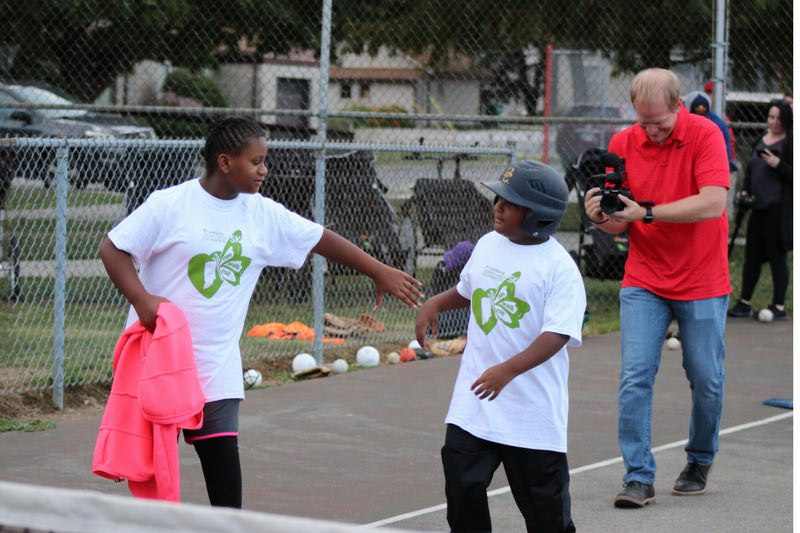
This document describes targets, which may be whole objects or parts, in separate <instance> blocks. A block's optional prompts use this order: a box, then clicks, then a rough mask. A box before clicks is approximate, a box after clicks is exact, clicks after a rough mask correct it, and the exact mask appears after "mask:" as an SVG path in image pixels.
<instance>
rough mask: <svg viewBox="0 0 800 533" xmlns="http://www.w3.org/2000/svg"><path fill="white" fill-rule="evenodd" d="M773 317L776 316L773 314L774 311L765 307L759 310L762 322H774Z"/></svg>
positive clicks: (759, 317)
mask: <svg viewBox="0 0 800 533" xmlns="http://www.w3.org/2000/svg"><path fill="white" fill-rule="evenodd" d="M773 318H775V317H774V316H773V314H772V311H770V310H769V309H766V308H764V309H762V310H761V311H759V312H758V319H759V320H760V321H761V322H772V319H773Z"/></svg>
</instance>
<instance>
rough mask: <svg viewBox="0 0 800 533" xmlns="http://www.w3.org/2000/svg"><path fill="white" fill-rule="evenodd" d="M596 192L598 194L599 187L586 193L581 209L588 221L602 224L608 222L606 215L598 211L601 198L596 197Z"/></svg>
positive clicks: (600, 210)
mask: <svg viewBox="0 0 800 533" xmlns="http://www.w3.org/2000/svg"><path fill="white" fill-rule="evenodd" d="M598 192H600V187H594V188H592V189H589V190H588V191H586V196H584V202H583V207H584V209H585V210H586V216H588V217H589V220H591V221H592V222H593V223H595V224H603V223H604V222H608V215H606V214H605V213H603V210H602V209H600V200H601V199H602V197H601V196H599V195H597V193H598Z"/></svg>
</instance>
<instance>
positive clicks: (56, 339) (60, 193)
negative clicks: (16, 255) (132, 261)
mask: <svg viewBox="0 0 800 533" xmlns="http://www.w3.org/2000/svg"><path fill="white" fill-rule="evenodd" d="M68 170H69V146H68V145H67V142H66V141H64V145H63V146H61V147H59V148H58V150H57V151H56V239H55V241H56V250H55V255H56V271H55V294H54V305H55V313H54V314H55V320H54V324H53V329H54V335H53V404H54V405H55V406H56V407H57V408H58V409H64V322H65V316H66V314H65V308H66V300H67V298H66V289H67V275H66V274H67V176H68Z"/></svg>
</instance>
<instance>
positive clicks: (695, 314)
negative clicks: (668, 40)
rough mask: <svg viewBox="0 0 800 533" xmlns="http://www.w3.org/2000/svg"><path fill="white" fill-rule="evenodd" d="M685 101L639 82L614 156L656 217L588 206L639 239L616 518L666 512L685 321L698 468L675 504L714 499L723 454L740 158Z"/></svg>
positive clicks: (590, 198)
mask: <svg viewBox="0 0 800 533" xmlns="http://www.w3.org/2000/svg"><path fill="white" fill-rule="evenodd" d="M680 94H681V87H680V82H679V81H678V78H677V77H676V76H675V74H674V73H672V72H671V71H669V70H663V69H647V70H644V71H642V72H640V73H639V74H637V75H636V77H635V78H634V79H633V82H632V84H631V102H632V103H633V107H634V109H635V110H636V117H637V124H636V125H634V126H631V127H629V128H627V129H625V130H624V131H621V132H619V133H617V134H616V135H615V136H614V137H613V138H612V139H611V143H610V144H609V147H608V149H609V151H610V152H614V153H615V154H617V155H618V156H619V157H621V158H623V159H624V161H625V168H626V171H627V176H626V178H625V181H624V182H623V186H624V187H626V188H627V189H629V190H630V191H631V193H632V194H633V198H634V199H635V200H637V201H640V202H642V203H645V205H652V207H643V206H641V205H640V204H639V203H637V202H635V201H632V200H630V199H629V198H627V197H625V196H623V195H620V196H619V204H620V205H619V207H620V210H617V211H616V212H610V213H609V212H604V211H603V209H602V208H601V205H600V199H601V197H600V196H595V193H597V192H599V191H600V189H598V188H594V189H591V190H589V191H588V192H587V194H586V200H585V207H586V213H587V214H588V215H589V217H590V218H591V219H592V221H593V222H594V224H595V225H596V226H597V227H598V228H599V229H601V230H603V231H605V232H606V233H612V234H616V233H621V232H623V231H627V232H628V234H629V235H630V252H629V255H628V260H627V263H626V264H625V275H624V277H623V279H622V288H621V289H620V342H621V348H622V349H621V352H622V359H621V372H620V385H619V427H618V438H619V445H620V450H621V452H622V457H623V459H624V463H625V469H626V474H625V476H624V477H623V482H624V489H623V491H622V492H620V493H619V494H618V495H617V497H616V498H615V499H614V505H615V506H616V507H643V506H645V505H647V504H649V503H651V502H653V501H654V500H655V491H654V489H653V482H654V481H655V474H656V463H655V458H654V457H653V454H652V451H651V422H652V411H653V406H652V404H653V384H654V382H655V377H656V372H657V370H658V366H659V362H660V358H661V349H662V345H663V342H664V334H665V332H666V330H667V327H668V326H669V323H670V322H671V321H672V320H673V319H677V321H678V326H679V328H680V335H681V337H680V339H681V345H682V349H683V367H684V369H685V370H686V376H687V378H688V379H689V383H690V385H691V393H692V411H691V420H690V426H689V441H688V443H687V445H686V448H685V449H686V455H687V464H686V467H685V468H684V469H683V471H682V472H681V473H680V475H679V476H678V479H677V481H676V482H675V486H674V488H673V490H672V493H673V494H675V495H696V494H702V493H703V492H705V489H706V481H707V478H708V474H709V471H710V470H711V464H712V461H713V459H714V455H715V454H716V452H717V449H718V445H719V426H720V419H721V417H722V404H723V388H724V381H725V370H724V368H723V360H724V359H725V343H724V339H723V334H724V332H725V313H726V310H727V308H728V298H729V295H730V292H731V286H730V279H729V275H728V261H727V259H728V254H727V249H726V241H727V238H728V219H727V216H726V213H725V200H726V195H727V189H728V188H729V186H730V179H729V176H728V157H727V153H726V150H725V142H724V140H723V138H722V133H721V132H720V130H719V128H718V127H717V126H716V125H715V124H714V123H713V122H711V121H710V120H707V119H706V118H704V117H701V116H698V115H693V114H691V113H689V112H688V111H687V110H686V108H684V107H683V105H681V100H680ZM645 201H649V202H652V203H650V204H648V203H646V202H645ZM607 203H608V202H607ZM611 203H613V202H611ZM607 211H608V209H607Z"/></svg>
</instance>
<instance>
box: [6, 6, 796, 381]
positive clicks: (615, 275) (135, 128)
mask: <svg viewBox="0 0 800 533" xmlns="http://www.w3.org/2000/svg"><path fill="white" fill-rule="evenodd" d="M792 21H793V8H792V4H791V2H789V1H788V0H770V1H761V0H743V1H740V2H736V3H734V4H729V3H724V4H718V3H714V2H711V1H709V2H688V3H686V2H681V3H677V2H661V3H652V2H642V1H641V0H639V1H636V2H633V1H631V2H613V3H610V4H607V5H603V6H599V5H597V4H596V3H595V2H588V1H585V0H572V1H571V2H570V3H569V4H567V5H565V4H563V2H562V3H557V2H553V1H551V0H543V1H541V2H537V3H536V4H535V5H531V4H519V3H517V2H508V1H500V2H498V1H496V0H493V1H492V2H489V1H488V0H476V1H473V2H468V3H464V2H454V1H452V0H408V1H404V2H382V1H377V0H367V1H359V2H353V1H349V0H333V1H329V0H324V1H319V0H314V1H311V0H298V1H294V2H287V1H280V0H248V1H245V0H235V1H232V2H226V3H224V5H223V4H219V5H217V4H214V3H211V4H209V3H206V2H199V1H195V0H155V1H152V2H146V3H128V2H114V3H102V2H100V3H88V4H87V3H86V2H78V1H77V0H59V1H56V0H45V1H41V2H35V3H31V2H22V1H21V0H0V137H6V138H9V139H5V140H3V139H0V142H2V143H3V144H2V146H0V217H1V219H0V223H1V224H0V228H2V235H1V236H0V243H2V253H0V266H2V268H0V299H2V302H0V308H1V309H2V315H0V322H1V323H0V325H2V339H0V394H7V393H11V392H21V391H25V390H35V389H45V388H48V387H53V388H58V387H59V386H60V385H59V383H61V382H63V383H64V384H65V385H66V386H72V385H80V384H88V383H97V382H107V381H108V380H109V378H110V350H111V348H112V347H113V343H114V341H115V340H116V337H117V335H118V334H119V331H120V328H121V327H122V324H123V321H124V314H125V313H124V307H125V306H124V302H123V301H122V299H121V297H120V296H119V295H118V294H117V293H116V291H115V290H114V289H113V287H112V286H111V284H110V282H109V281H108V280H107V278H106V276H105V274H104V272H103V270H102V266H101V265H100V263H99V260H98V256H97V248H98V246H99V244H100V242H101V240H102V238H103V236H104V235H105V233H106V232H107V231H108V230H109V229H110V228H111V227H113V225H114V224H115V223H116V222H117V221H119V220H120V219H121V218H122V217H124V216H125V215H126V214H127V213H129V212H130V211H131V210H132V209H134V208H135V207H136V206H138V205H139V204H141V202H142V201H144V199H145V198H146V197H147V195H148V194H149V193H150V192H151V191H153V190H155V189H158V188H163V187H166V186H169V185H172V184H175V183H178V182H180V181H183V180H185V179H189V178H190V177H193V176H197V175H200V174H202V171H203V169H202V165H200V162H199V160H198V151H199V148H200V146H201V144H202V142H201V141H200V140H198V139H201V138H202V137H203V136H204V135H205V132H206V130H207V127H208V125H209V124H210V123H211V122H212V121H213V120H216V119H217V118H219V117H221V116H225V115H231V114H238V115H242V114H244V115H248V116H251V117H254V118H256V119H257V120H259V121H260V122H261V123H263V124H264V125H265V127H266V128H267V130H268V135H269V144H270V155H269V159H270V161H269V167H270V177H269V178H268V180H267V183H266V184H265V189H264V190H263V191H262V192H263V193H264V194H267V195H270V196H272V197H273V198H275V199H277V200H278V201H281V202H283V203H285V204H286V205H287V206H288V207H290V208H291V209H293V210H295V211H297V212H299V213H301V214H303V215H305V216H308V217H309V218H313V217H314V205H315V204H314V187H315V183H316V180H318V179H322V177H321V176H320V175H319V172H318V171H317V165H316V160H317V158H318V156H319V154H320V149H321V148H322V147H323V144H322V143H325V144H324V146H325V148H326V150H325V157H326V165H325V172H324V180H325V184H326V198H325V205H326V212H325V224H326V225H327V226H328V227H330V228H332V229H334V230H335V231H337V232H339V233H341V234H342V235H344V236H345V237H347V238H348V239H350V240H351V241H353V242H355V243H357V244H358V245H359V246H362V247H363V248H364V249H365V250H367V251H369V252H370V253H371V254H373V255H375V256H376V257H378V258H379V259H381V260H382V261H384V262H387V263H389V264H392V265H394V266H397V267H398V268H402V269H404V270H406V271H408V272H413V273H414V274H415V275H416V276H417V277H418V278H420V279H421V280H423V281H424V282H425V283H426V288H427V292H428V293H429V294H430V293H432V292H438V290H440V288H446V287H448V286H450V285H452V283H453V282H454V281H455V279H456V278H455V276H456V273H455V272H454V271H453V269H452V268H449V267H448V265H446V264H445V261H444V254H445V252H447V251H450V250H453V249H454V248H455V247H456V246H457V245H458V244H459V243H460V242H462V241H471V242H474V241H475V240H476V239H477V238H478V237H479V236H480V235H481V234H482V232H485V231H487V230H488V229H489V228H490V227H491V216H490V205H491V204H490V198H489V197H488V196H487V191H485V190H482V187H481V186H480V185H477V183H478V182H479V181H481V180H487V179H494V178H496V177H497V176H499V173H500V172H501V171H502V170H503V168H504V167H505V166H506V165H507V163H508V161H509V160H510V159H538V160H542V161H545V162H547V163H549V164H550V165H552V166H553V167H554V168H556V169H557V170H558V171H559V172H562V173H563V174H564V178H565V180H566V181H567V182H568V184H569V185H570V187H571V189H572V191H573V192H572V200H573V202H572V203H571V205H570V208H569V210H568V213H567V218H566V220H565V222H564V224H563V226H562V229H561V231H560V232H559V234H558V236H557V237H558V239H559V240H560V241H561V242H562V243H563V244H564V245H565V246H566V247H567V248H568V249H569V250H571V251H573V253H574V255H575V257H576V259H577V260H578V261H579V262H580V265H581V268H582V271H583V273H584V275H585V282H586V285H587V292H588V302H589V304H588V305H589V309H588V313H587V319H588V321H587V323H586V329H587V333H589V334H591V333H597V332H604V331H608V330H613V329H615V328H616V327H617V317H616V313H617V289H618V284H619V283H618V281H619V278H620V275H621V269H622V266H623V265H624V260H625V257H626V255H627V241H626V240H625V237H624V236H619V237H609V236H606V235H605V234H600V233H599V232H594V230H593V229H592V228H591V227H590V225H588V224H586V221H585V219H583V217H582V214H581V211H580V209H579V202H580V199H581V194H582V192H584V191H585V190H586V187H587V184H588V181H587V180H588V179H589V178H590V177H591V175H592V174H594V173H597V172H598V171H599V169H598V168H597V166H596V158H593V157H591V156H592V155H593V154H594V153H595V152H592V150H602V149H604V148H606V147H607V144H608V141H609V139H610V137H611V136H612V135H613V134H614V133H615V132H616V131H618V130H620V129H622V128H624V127H626V126H628V125H630V124H631V123H632V122H633V121H634V116H633V113H632V109H631V106H630V102H629V97H628V89H629V84H630V81H631V79H632V77H633V75H634V74H635V72H637V71H638V70H640V69H641V68H645V67H650V66H660V67H668V68H671V69H673V70H674V71H675V72H676V73H677V74H678V76H679V78H680V79H681V81H682V84H683V87H684V91H685V92H686V93H688V92H689V91H692V90H705V91H706V92H709V93H710V95H711V97H712V98H713V100H714V106H715V109H718V110H719V112H720V114H722V115H725V117H726V119H727V120H728V121H729V123H730V125H731V127H732V131H733V133H734V141H735V148H734V152H735V154H736V156H737V157H736V159H737V160H738V161H739V162H740V169H739V171H738V172H736V173H734V175H733V181H734V182H736V181H738V180H740V179H741V176H742V171H743V168H742V163H743V162H745V161H747V159H748V158H749V156H750V150H751V146H752V143H753V142H754V140H755V139H757V138H758V137H759V136H760V135H761V134H762V133H763V131H764V125H765V121H766V115H767V111H768V108H769V101H770V100H771V99H773V98H781V97H783V96H784V95H785V94H791V88H792V83H793V70H792V59H793V58H792ZM709 82H711V86H708V85H709ZM43 137H44V138H47V137H59V138H61V140H60V141H54V140H52V141H51V140H43V139H39V140H36V138H43ZM179 139H195V140H191V141H188V140H179ZM330 143H334V144H333V146H336V148H335V149H333V148H329V147H330V146H331V144H330ZM587 151H589V152H587ZM583 153H587V154H588V155H587V157H585V158H584V159H582V160H581V162H582V163H583V164H582V165H576V162H577V161H578V157H579V156H580V155H581V154H583ZM729 214H732V213H729ZM739 244H741V239H740V241H739ZM741 262H742V247H741V246H737V247H736V248H735V249H734V253H733V256H732V260H731V267H732V281H733V282H734V285H736V286H737V288H736V289H735V290H736V291H738V283H739V281H740V268H741ZM312 267H313V265H312V262H309V264H308V265H306V266H304V267H303V268H302V269H300V270H299V271H289V270H281V269H276V270H272V271H267V272H265V273H264V274H263V279H262V281H261V282H260V283H259V285H258V287H257V290H256V294H255V295H254V297H253V302H252V307H251V311H250V315H249V316H248V320H247V324H246V331H245V332H243V336H242V347H243V356H244V358H245V359H256V358H264V357H277V356H282V355H291V354H294V353H297V352H299V351H306V350H308V348H307V347H306V348H300V347H299V345H298V344H297V343H294V344H292V342H291V341H285V342H283V341H267V340H265V339H264V338H261V337H258V336H252V335H248V333H250V332H251V329H252V328H253V327H254V326H257V325H262V326H263V325H265V324H270V323H291V322H294V321H297V322H302V323H304V324H307V325H309V326H311V325H312V323H313V322H314V320H315V316H314V315H315V313H316V314H317V315H319V314H323V315H324V314H326V313H327V315H326V316H325V317H322V318H321V317H319V316H317V317H316V320H318V321H320V322H323V323H324V324H325V326H326V327H328V331H329V332H331V331H335V330H336V329H337V328H338V329H339V330H342V329H344V330H351V331H350V332H349V334H348V336H345V337H342V338H346V339H347V344H346V346H357V345H360V344H362V343H375V344H381V343H391V342H407V341H408V340H410V337H411V336H412V329H413V328H412V324H413V313H411V312H410V311H408V310H406V309H403V308H402V307H401V306H400V305H399V304H398V303H397V302H393V301H390V302H389V304H388V305H387V309H386V310H385V311H383V312H382V314H381V315H380V316H373V314H372V313H371V311H369V310H370V309H371V298H372V297H371V290H370V285H369V283H368V281H367V280H365V279H363V278H361V277H360V276H354V275H352V273H351V272H346V271H344V270H343V269H341V268H340V267H337V266H333V265H328V266H324V268H325V271H326V273H325V276H324V308H321V307H319V306H317V307H316V308H315V306H314V305H312V302H315V300H314V298H313V294H312V293H313V289H312V287H313V283H312V281H311V280H312V274H311V270H312ZM432 289H433V290H432ZM768 289H769V284H768V283H764V282H762V283H761V284H760V285H759V290H758V292H757V294H756V296H755V300H756V302H755V303H756V304H758V303H761V301H762V300H763V302H764V303H767V300H768ZM789 305H791V302H789ZM325 318H327V319H328V320H327V321H326V320H325ZM372 318H375V319H377V321H372V320H371V319H372ZM462 322H463V317H459V316H453V317H452V327H450V326H448V327H449V330H448V333H452V334H453V335H456V334H458V333H459V331H460V329H461V326H460V324H461V323H462ZM340 333H342V334H347V333H348V332H347V331H340ZM355 333H357V334H355Z"/></svg>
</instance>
